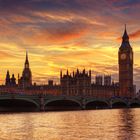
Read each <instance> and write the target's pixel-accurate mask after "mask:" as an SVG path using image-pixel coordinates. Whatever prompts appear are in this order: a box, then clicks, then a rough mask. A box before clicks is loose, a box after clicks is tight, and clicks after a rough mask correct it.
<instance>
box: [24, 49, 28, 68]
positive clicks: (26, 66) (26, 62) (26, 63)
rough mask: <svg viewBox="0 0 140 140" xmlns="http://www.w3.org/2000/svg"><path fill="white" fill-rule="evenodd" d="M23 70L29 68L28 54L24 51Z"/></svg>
mask: <svg viewBox="0 0 140 140" xmlns="http://www.w3.org/2000/svg"><path fill="white" fill-rule="evenodd" d="M25 68H29V60H28V52H27V51H26V60H25Z"/></svg>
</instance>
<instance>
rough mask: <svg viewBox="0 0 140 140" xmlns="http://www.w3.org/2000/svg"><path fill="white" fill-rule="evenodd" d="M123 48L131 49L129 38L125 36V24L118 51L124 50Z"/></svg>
mask: <svg viewBox="0 0 140 140" xmlns="http://www.w3.org/2000/svg"><path fill="white" fill-rule="evenodd" d="M125 48H131V46H130V43H129V36H128V34H127V29H126V24H125V29H124V34H123V36H122V44H121V47H120V49H125Z"/></svg>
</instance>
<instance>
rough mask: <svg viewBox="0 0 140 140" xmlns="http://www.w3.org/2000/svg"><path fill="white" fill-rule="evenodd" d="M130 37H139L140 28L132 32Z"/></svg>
mask: <svg viewBox="0 0 140 140" xmlns="http://www.w3.org/2000/svg"><path fill="white" fill-rule="evenodd" d="M129 37H130V38H134V39H136V38H139V37H140V30H137V31H136V32H134V33H131V34H130V35H129Z"/></svg>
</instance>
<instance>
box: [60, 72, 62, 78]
mask: <svg viewBox="0 0 140 140" xmlns="http://www.w3.org/2000/svg"><path fill="white" fill-rule="evenodd" d="M60 78H62V70H61V71H60Z"/></svg>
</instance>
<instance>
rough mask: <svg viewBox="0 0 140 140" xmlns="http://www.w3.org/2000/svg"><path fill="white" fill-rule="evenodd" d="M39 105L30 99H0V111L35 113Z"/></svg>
mask: <svg viewBox="0 0 140 140" xmlns="http://www.w3.org/2000/svg"><path fill="white" fill-rule="evenodd" d="M38 109H39V104H38V103H37V102H35V101H34V100H31V99H24V98H3V99H0V111H17V112H19V111H20V112H22V111H25V112H26V111H37V110H38Z"/></svg>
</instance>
